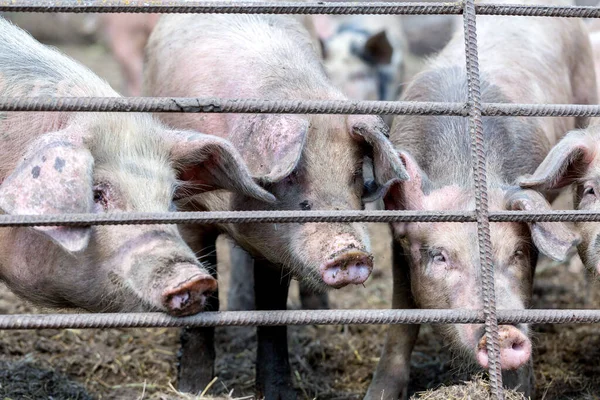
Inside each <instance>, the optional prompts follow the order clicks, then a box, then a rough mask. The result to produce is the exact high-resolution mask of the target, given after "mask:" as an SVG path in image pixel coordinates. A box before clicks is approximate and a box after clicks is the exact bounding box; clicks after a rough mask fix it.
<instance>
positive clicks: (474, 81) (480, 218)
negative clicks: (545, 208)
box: [463, 0, 504, 400]
mask: <svg viewBox="0 0 600 400" xmlns="http://www.w3.org/2000/svg"><path fill="white" fill-rule="evenodd" d="M476 17H477V16H476V13H475V0H465V3H464V12H463V22H464V35H465V37H464V40H465V58H466V65H467V85H468V87H469V92H468V100H469V133H470V136H471V162H472V165H473V181H474V188H475V215H476V216H477V244H478V248H479V263H480V268H481V280H482V284H481V286H482V289H483V292H482V295H483V314H484V317H485V336H486V339H487V340H486V347H487V354H488V363H489V368H488V370H489V374H490V388H491V392H492V395H493V396H496V398H497V399H498V400H503V399H504V395H503V393H502V370H501V368H500V339H499V333H498V318H497V315H496V289H495V279H494V263H493V259H492V239H491V234H490V220H489V205H488V193H487V190H488V187H487V170H486V154H485V137H484V135H483V122H482V116H481V90H480V76H479V58H478V53H477V23H476V20H477V18H476Z"/></svg>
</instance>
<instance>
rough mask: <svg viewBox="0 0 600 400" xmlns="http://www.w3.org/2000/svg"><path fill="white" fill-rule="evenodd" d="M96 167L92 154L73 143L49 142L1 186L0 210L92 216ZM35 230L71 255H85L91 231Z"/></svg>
mask: <svg viewBox="0 0 600 400" xmlns="http://www.w3.org/2000/svg"><path fill="white" fill-rule="evenodd" d="M93 165H94V159H93V157H92V155H91V154H90V152H89V151H88V150H87V149H85V148H83V147H81V146H79V145H75V144H74V143H73V142H70V141H61V140H53V141H48V140H46V138H44V139H43V140H41V143H38V144H34V145H33V147H32V148H31V151H29V152H28V154H27V156H26V157H24V159H23V160H22V161H21V163H20V164H19V165H18V166H17V168H15V170H14V172H13V173H12V174H11V175H9V176H8V177H7V178H6V180H5V181H4V182H3V183H2V185H1V186H0V208H1V209H2V210H3V211H4V212H5V213H6V214H10V215H46V214H63V213H64V214H73V213H90V212H92V211H93V204H94V201H93V195H92V193H93V190H92V187H93V181H92V179H93ZM33 229H34V230H36V231H38V232H42V233H44V234H46V235H47V236H49V237H50V238H51V239H52V240H53V241H54V242H56V243H58V244H59V245H61V246H62V247H64V248H65V249H66V250H68V251H70V252H78V251H82V250H84V249H85V248H86V247H87V244H88V241H89V239H90V234H91V228H90V227H84V228H80V227H68V226H57V227H54V226H45V227H33Z"/></svg>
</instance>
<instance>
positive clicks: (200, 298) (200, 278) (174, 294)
mask: <svg viewBox="0 0 600 400" xmlns="http://www.w3.org/2000/svg"><path fill="white" fill-rule="evenodd" d="M216 290H217V281H216V279H214V278H213V277H212V276H210V275H207V274H197V275H195V276H193V277H191V278H189V279H187V280H185V281H184V282H181V283H179V284H178V285H177V286H175V287H173V288H170V289H167V290H165V291H164V292H163V294H162V299H163V301H162V302H163V306H164V307H165V308H166V310H167V312H168V313H169V314H170V315H172V316H174V317H183V316H186V315H193V314H197V313H199V312H200V311H202V310H204V307H205V306H206V301H207V299H208V297H209V296H211V295H212V294H213V293H214V292H215V291H216Z"/></svg>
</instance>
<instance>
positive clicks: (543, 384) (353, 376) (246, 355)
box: [0, 44, 600, 399]
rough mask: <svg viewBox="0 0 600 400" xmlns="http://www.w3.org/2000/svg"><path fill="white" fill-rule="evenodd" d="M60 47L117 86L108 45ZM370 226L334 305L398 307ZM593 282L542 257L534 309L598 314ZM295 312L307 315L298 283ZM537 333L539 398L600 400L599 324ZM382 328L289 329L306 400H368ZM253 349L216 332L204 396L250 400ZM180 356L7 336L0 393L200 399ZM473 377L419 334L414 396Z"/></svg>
mask: <svg viewBox="0 0 600 400" xmlns="http://www.w3.org/2000/svg"><path fill="white" fill-rule="evenodd" d="M61 48H62V50H64V51H65V52H66V53H68V54H70V55H71V56H73V57H74V58H76V59H78V60H79V61H81V62H82V63H84V64H86V65H88V66H89V67H91V68H92V69H93V70H94V71H96V72H97V73H98V74H99V75H101V76H102V77H104V78H106V79H107V80H108V81H109V82H110V83H111V84H112V85H114V86H115V87H116V88H120V86H121V77H120V71H119V69H118V66H117V65H116V64H115V62H114V60H113V59H112V58H111V56H110V55H109V54H107V52H106V50H105V48H104V47H103V46H102V45H100V44H95V45H81V44H78V45H72V46H61ZM371 231H372V234H373V239H372V241H373V244H374V247H375V254H376V260H375V262H376V265H377V269H376V271H375V272H374V273H373V275H372V277H371V278H370V279H369V281H368V282H367V283H366V285H365V287H364V288H363V287H358V288H345V289H341V290H339V291H336V292H335V296H331V297H330V302H331V306H332V307H333V308H349V309H350V308H388V307H389V304H390V298H391V271H390V245H389V244H390V238H389V231H388V228H387V226H385V225H376V224H373V225H372V226H371ZM220 243H221V244H222V243H223V242H222V239H221V241H220ZM227 258H228V257H227V253H226V252H225V253H224V257H221V259H220V261H219V266H218V268H219V274H220V286H221V288H222V290H221V291H220V296H221V304H223V305H224V306H226V296H225V294H226V287H227V280H228V279H227V278H228V276H227V275H228V270H229V268H228V260H227ZM589 281H590V280H589V278H587V277H586V275H585V273H584V271H583V270H582V268H581V264H580V262H579V260H578V259H574V260H572V262H571V263H569V264H568V265H552V264H550V263H548V262H546V261H542V262H540V265H539V268H538V274H537V278H536V284H535V299H534V304H533V307H534V308H556V309H563V308H594V307H599V306H600V296H598V295H597V294H596V293H597V291H598V287H594V286H593V285H592V284H589V283H588V282H589ZM289 307H290V308H299V300H298V297H297V288H296V287H295V286H294V287H293V290H292V294H291V296H290V300H289ZM30 312H49V311H47V310H41V309H39V308H35V307H32V306H31V305H29V304H27V303H25V302H23V301H21V300H19V299H18V298H16V297H15V296H14V295H13V294H11V293H10V291H8V290H7V289H6V288H4V287H2V288H0V313H4V314H13V313H30ZM533 329H534V333H533V341H534V344H535V354H534V359H535V371H536V389H537V395H536V398H537V399H598V398H600V397H599V394H600V378H599V377H600V364H599V362H598V360H600V335H598V332H599V331H598V327H597V326H593V325H538V326H535V327H534V328H533ZM385 331H386V328H385V327H384V326H348V325H344V326H307V327H290V329H289V332H290V333H289V341H290V357H291V365H292V370H293V374H294V381H295V385H296V387H297V389H298V393H299V398H305V399H314V398H318V399H360V398H361V396H362V395H363V394H364V393H365V391H366V389H367V387H368V385H369V382H370V380H371V377H372V372H373V370H374V368H375V365H376V363H377V360H378V357H379V352H380V350H381V346H382V343H383V340H384V336H385ZM254 346H255V338H254V329H251V328H219V329H217V371H216V372H217V380H216V381H215V382H214V384H213V385H212V386H211V387H210V388H209V389H208V390H207V391H206V394H207V395H209V396H217V397H221V398H251V395H252V389H253V379H254V377H253V373H254V372H253V363H254V360H255V349H254ZM177 350H178V329H102V330H100V329H90V330H76V329H70V330H38V331H0V371H2V372H1V373H0V398H10V399H48V398H53V399H89V398H94V399H136V398H137V399H178V398H181V399H191V398H192V397H188V396H185V395H181V394H178V393H177V392H176V390H175V389H174V387H173V386H174V385H176V382H175V376H176V371H175V362H176V352H177ZM470 372H471V371H470V370H469V369H468V368H467V367H466V366H465V363H464V362H462V361H461V360H459V359H455V358H454V357H453V356H452V355H451V354H450V353H449V352H448V350H447V349H446V348H445V347H444V344H443V343H442V342H441V341H440V338H439V337H438V336H437V335H436V334H435V333H434V332H433V329H432V327H431V326H423V327H422V329H421V334H420V337H419V341H418V343H417V346H416V349H415V352H414V353H413V356H412V370H411V387H410V392H411V393H414V392H416V391H423V390H427V389H430V388H435V387H438V386H439V385H441V384H452V383H457V382H460V381H461V380H465V379H468V378H469V376H470ZM247 396H250V397H247ZM194 398H195V397H194Z"/></svg>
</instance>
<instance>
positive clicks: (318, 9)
mask: <svg viewBox="0 0 600 400" xmlns="http://www.w3.org/2000/svg"><path fill="white" fill-rule="evenodd" d="M49 3H51V4H49ZM462 10H463V7H462V2H440V3H411V2H386V1H384V2H362V3H356V2H331V3H326V2H319V1H316V2H315V1H312V2H298V1H297V2H294V1H286V2H247V1H246V2H244V1H241V2H235V1H232V2H229V1H228V2H202V1H189V0H164V1H158V0H154V1H144V0H138V1H135V0H113V1H105V0H83V1H78V2H77V3H75V2H74V1H72V0H63V1H60V0H57V1H53V2H48V1H47V0H18V1H15V0H2V1H0V11H22V12H70V13H91V12H94V13H124V12H126V13H204V14H346V15H348V14H379V15H382V14H405V15H408V14H462ZM475 11H476V13H477V14H479V15H511V16H538V17H569V18H572V17H583V18H598V17H600V8H598V7H588V6H547V5H519V4H475Z"/></svg>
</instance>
